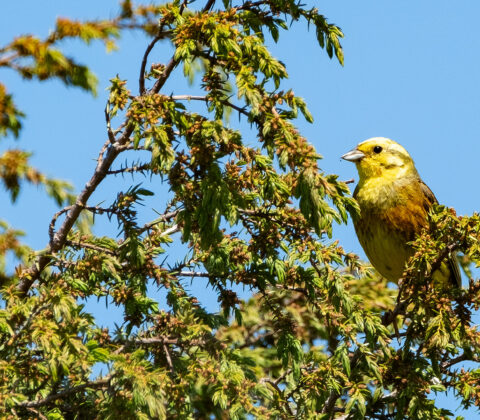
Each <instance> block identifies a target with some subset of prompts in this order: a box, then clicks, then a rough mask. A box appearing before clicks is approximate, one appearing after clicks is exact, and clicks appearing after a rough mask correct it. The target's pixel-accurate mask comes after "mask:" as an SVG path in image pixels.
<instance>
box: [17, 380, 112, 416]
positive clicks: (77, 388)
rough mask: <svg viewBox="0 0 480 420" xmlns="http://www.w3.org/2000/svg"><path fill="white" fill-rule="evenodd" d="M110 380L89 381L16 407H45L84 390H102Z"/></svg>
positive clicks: (24, 402)
mask: <svg viewBox="0 0 480 420" xmlns="http://www.w3.org/2000/svg"><path fill="white" fill-rule="evenodd" d="M111 380H112V376H107V377H105V378H103V379H98V380H96V381H89V382H87V383H84V384H82V385H78V386H74V387H73V388H67V389H65V390H63V391H61V392H58V393H56V394H50V395H49V396H47V397H45V398H42V399H40V400H35V401H23V402H21V403H18V404H17V407H22V408H27V409H28V408H37V407H42V406H44V405H47V404H49V403H51V402H52V401H55V400H58V399H60V398H63V397H66V396H68V395H71V394H76V393H77V392H80V391H83V390H85V389H86V388H93V389H96V388H103V387H105V386H107V385H109V384H110V381H111Z"/></svg>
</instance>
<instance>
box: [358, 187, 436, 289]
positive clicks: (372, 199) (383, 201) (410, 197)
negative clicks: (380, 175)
mask: <svg viewBox="0 0 480 420" xmlns="http://www.w3.org/2000/svg"><path fill="white" fill-rule="evenodd" d="M415 181H416V179H415V178H413V179H402V180H394V181H392V180H385V179H382V180H378V179H371V180H368V181H366V182H363V183H361V184H359V185H358V187H357V189H356V190H355V193H354V196H355V198H356V199H357V201H358V203H359V206H360V216H359V217H357V218H355V219H354V225H355V230H356V232H357V236H358V239H359V241H360V244H361V245H362V247H363V249H364V251H365V253H366V254H367V257H368V259H369V260H370V262H371V264H372V265H373V266H374V267H375V268H376V269H377V271H378V272H379V273H380V274H381V275H382V276H384V277H385V278H387V279H388V280H389V281H393V282H396V281H397V280H398V279H399V278H400V277H401V276H402V273H403V271H404V269H405V264H406V262H407V261H408V259H409V258H410V257H411V255H412V254H413V250H412V248H411V246H410V245H409V244H408V243H409V242H411V241H413V240H414V239H415V236H416V235H417V234H419V233H420V232H421V230H422V229H423V228H424V227H425V225H426V223H427V210H428V208H429V206H430V205H431V203H429V202H427V201H426V200H425V197H424V195H423V194H422V191H421V188H420V186H419V184H418V182H415Z"/></svg>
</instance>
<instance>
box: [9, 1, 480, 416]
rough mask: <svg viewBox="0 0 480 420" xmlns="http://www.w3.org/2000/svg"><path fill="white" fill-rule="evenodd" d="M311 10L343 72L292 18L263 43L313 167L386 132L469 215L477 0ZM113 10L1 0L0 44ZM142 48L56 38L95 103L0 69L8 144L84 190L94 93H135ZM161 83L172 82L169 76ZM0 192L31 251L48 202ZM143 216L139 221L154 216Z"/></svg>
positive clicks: (94, 146) (475, 138)
mask: <svg viewBox="0 0 480 420" xmlns="http://www.w3.org/2000/svg"><path fill="white" fill-rule="evenodd" d="M317 7H318V8H319V9H320V11H321V12H322V13H324V14H325V15H326V16H327V17H328V19H329V21H330V22H334V23H336V24H337V25H339V26H340V27H341V28H342V29H343V31H344V33H345V39H344V40H343V46H344V52H345V66H344V67H341V66H340V65H339V64H338V63H337V62H336V61H334V60H329V59H328V57H327V55H326V53H325V52H324V51H322V50H320V48H319V47H317V46H316V42H315V35H314V33H313V32H308V31H307V30H306V28H305V27H302V26H300V25H296V26H294V27H293V30H291V31H289V32H285V33H283V34H282V35H283V36H281V39H280V42H279V43H278V44H277V45H273V46H272V50H273V52H274V55H275V56H276V57H277V58H279V59H281V60H282V61H283V62H284V63H285V64H286V66H287V70H288V72H289V75H290V78H289V80H287V81H286V83H285V85H284V86H285V88H293V89H294V91H295V93H296V94H297V95H299V96H302V97H304V98H305V99H306V101H307V103H308V105H309V108H310V111H311V112H312V114H313V116H314V118H315V122H314V124H313V125H309V124H308V123H306V122H305V121H304V120H301V119H300V120H299V121H298V125H299V127H300V130H301V132H302V133H303V134H304V135H305V136H306V137H307V138H308V139H309V141H310V142H311V143H313V144H314V145H315V147H316V148H317V150H318V151H319V152H320V153H321V154H322V155H323V156H324V160H323V161H322V162H321V165H322V168H323V169H324V170H325V171H326V172H328V173H337V174H339V175H340V177H341V179H350V178H355V179H357V175H356V172H355V168H354V165H352V164H350V163H348V162H344V161H341V160H340V158H339V157H340V156H341V155H342V154H343V153H345V152H346V151H348V150H350V149H351V148H352V147H353V146H355V145H356V144H357V143H358V142H360V141H362V140H365V139H367V138H369V137H374V136H384V137H390V138H392V139H394V140H396V141H398V142H400V143H401V144H402V145H403V146H404V147H405V148H406V149H407V150H408V151H409V152H410V154H411V155H412V157H413V158H414V160H415V162H416V165H417V169H418V170H419V172H420V175H421V176H422V178H423V179H424V181H425V182H426V183H427V184H428V185H429V186H430V188H431V189H432V190H433V192H434V193H435V194H436V196H437V198H438V200H439V201H440V202H441V203H443V204H446V205H448V206H452V207H455V208H456V209H457V212H458V213H459V214H471V213H472V212H473V211H476V210H479V208H480V205H479V202H480V199H479V193H478V190H479V189H478V184H477V182H478V181H477V173H478V170H479V163H478V161H479V152H480V69H479V67H480V25H478V16H479V15H480V2H478V0H475V1H474V0H463V1H461V2H452V1H446V0H441V1H438V0H437V1H433V0H423V1H421V2H418V1H412V0H409V1H400V0H398V1H391V0H388V1H385V0H367V1H363V2H359V1H353V0H350V1H341V0H324V1H322V2H318V3H317ZM116 9H117V2H116V1H113V0H108V1H107V0H103V1H100V2H99V1H93V0H84V1H82V2H78V1H73V0H70V1H67V0H49V1H41V2H33V1H31V0H15V1H9V2H6V1H5V2H3V4H2V13H1V14H0V45H4V44H6V43H7V42H9V40H11V38H12V37H14V36H15V35H18V34H20V33H33V34H38V35H40V36H45V35H46V34H48V31H49V29H50V28H52V27H53V25H54V21H55V18H56V17H57V16H68V17H72V18H78V19H81V18H97V17H105V16H106V17H108V16H112V15H113V14H114V11H115V10H116ZM145 45H146V40H145V38H144V37H143V36H142V35H141V34H139V33H136V34H131V35H128V36H127V37H125V38H124V39H123V40H122V41H121V42H120V51H118V52H114V53H112V54H105V52H104V48H103V47H102V46H101V45H98V44H95V45H94V46H93V47H85V46H82V45H81V44H80V43H78V42H70V43H67V44H65V46H66V49H67V50H68V51H70V52H71V54H72V55H74V56H75V57H77V58H78V59H79V60H80V61H83V62H85V63H86V64H88V65H90V66H91V68H92V69H93V71H94V72H95V73H96V74H97V76H98V77H99V80H100V84H99V96H98V97H97V98H95V99H94V98H92V97H91V96H89V95H88V94H85V93H83V92H81V91H79V90H78V89H73V88H70V89H66V88H65V87H64V86H63V85H62V84H61V83H59V82H47V83H42V84H39V83H36V82H21V81H20V80H19V78H17V77H16V76H15V75H14V74H13V73H12V72H11V71H8V70H4V69H1V70H0V80H1V81H2V82H3V83H5V84H6V85H7V87H8V88H9V90H10V91H11V92H13V93H14V95H15V99H16V102H17V104H18V105H19V107H20V108H21V109H22V110H24V111H25V112H26V114H27V118H26V120H25V128H24V130H23V132H22V135H21V137H20V139H19V141H18V142H19V144H18V146H20V147H23V148H26V149H28V150H31V151H33V152H34V157H33V163H34V164H35V165H36V166H37V167H39V168H40V169H41V170H42V171H44V172H46V173H47V174H48V175H50V176H54V177H58V178H63V179H68V180H70V181H71V182H72V183H73V184H74V185H75V188H76V189H77V190H80V189H81V188H82V186H83V184H84V183H85V182H86V181H87V180H88V178H89V177H90V175H91V173H92V170H93V168H94V163H95V162H94V160H93V159H95V157H96V156H97V153H98V150H99V148H100V146H101V144H103V142H104V140H105V129H104V120H103V107H104V104H105V98H106V95H105V91H104V89H105V88H106V87H107V86H108V80H109V79H110V78H111V77H113V76H115V75H116V74H117V73H118V74H119V75H120V77H121V78H125V79H129V80H131V88H132V89H136V85H137V83H136V81H137V78H138V67H139V62H140V60H141V56H142V55H143V51H144V49H145ZM168 53H169V52H168V51H166V50H165V48H164V47H162V46H161V47H160V48H159V49H157V50H155V51H154V53H153V57H154V59H155V61H157V60H158V61H161V60H162V58H165V57H167V55H168ZM169 88H171V89H172V90H173V89H175V83H174V84H172V85H170V87H169ZM176 93H188V90H187V89H183V90H180V91H176ZM14 146H15V144H14V141H13V140H11V139H9V140H2V143H1V144H0V149H1V150H4V149H6V148H10V147H14ZM110 182H111V184H110V186H109V185H107V186H106V187H105V188H104V189H103V190H102V191H101V192H100V194H97V195H96V196H95V197H94V198H93V201H92V204H95V200H97V201H101V200H103V199H105V197H111V192H112V191H114V189H113V188H114V187H115V186H116V184H115V183H116V182H117V183H118V182H122V183H123V185H129V184H131V182H130V180H125V181H121V180H118V179H117V180H112V181H110ZM0 193H1V194H2V196H3V202H4V204H3V205H2V211H1V213H0V219H3V220H6V221H8V222H9V223H10V224H11V225H13V226H14V227H16V228H19V229H22V230H24V231H26V232H27V233H28V236H27V242H28V243H29V244H30V245H31V246H33V247H35V248H43V247H44V246H45V244H46V243H47V240H48V236H47V229H48V223H49V221H50V219H51V216H52V214H53V213H54V212H55V211H56V208H55V206H54V205H53V204H52V203H50V202H49V201H47V200H45V199H44V195H43V193H42V192H38V191H36V188H33V187H28V188H26V189H25V190H24V191H23V193H22V194H21V196H20V197H19V200H18V202H17V204H16V205H15V206H10V205H9V204H7V203H6V202H7V201H8V199H7V195H6V194H5V193H4V192H0ZM148 211H149V210H147V215H146V217H152V218H153V217H154V213H153V211H150V212H148ZM336 236H337V237H339V238H340V239H341V241H342V243H343V245H344V246H345V247H346V248H347V249H348V250H353V251H355V252H357V253H359V254H360V255H364V254H363V252H362V250H361V248H360V246H359V244H358V242H357V239H356V237H355V235H354V232H353V227H352V225H351V224H349V225H348V226H346V227H339V228H337V229H336ZM444 400H445V399H444V398H442V401H444ZM445 404H446V406H449V403H448V401H446V402H445ZM449 408H451V409H455V408H456V405H450V406H449ZM467 418H468V416H467ZM470 418H471V417H470Z"/></svg>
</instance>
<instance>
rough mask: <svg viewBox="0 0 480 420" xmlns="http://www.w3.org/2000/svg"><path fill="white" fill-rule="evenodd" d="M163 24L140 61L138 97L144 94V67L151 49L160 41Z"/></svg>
mask: <svg viewBox="0 0 480 420" xmlns="http://www.w3.org/2000/svg"><path fill="white" fill-rule="evenodd" d="M162 27H163V24H162V25H161V26H160V29H159V34H158V35H157V36H156V37H155V38H153V39H152V41H151V42H150V44H148V47H147V49H146V50H145V53H144V54H143V59H142V64H141V66H140V76H139V79H138V91H139V93H140V95H143V94H145V67H146V66H147V60H148V55H149V54H150V52H151V51H152V50H153V47H154V46H155V44H156V43H157V42H158V41H160V39H161V38H162V37H161V31H162Z"/></svg>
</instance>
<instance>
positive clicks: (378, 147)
mask: <svg viewBox="0 0 480 420" xmlns="http://www.w3.org/2000/svg"><path fill="white" fill-rule="evenodd" d="M382 150H383V149H382V147H381V146H375V147H374V148H373V151H374V152H375V153H380V152H381V151H382Z"/></svg>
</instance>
